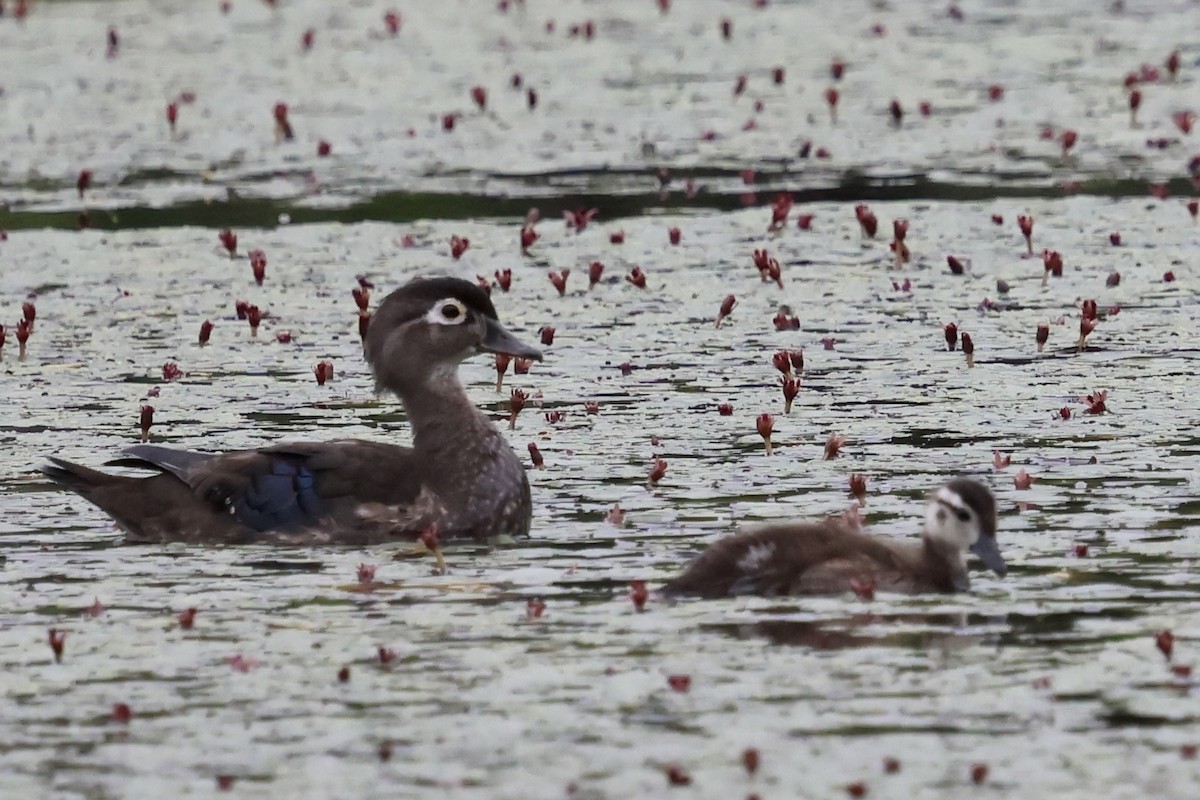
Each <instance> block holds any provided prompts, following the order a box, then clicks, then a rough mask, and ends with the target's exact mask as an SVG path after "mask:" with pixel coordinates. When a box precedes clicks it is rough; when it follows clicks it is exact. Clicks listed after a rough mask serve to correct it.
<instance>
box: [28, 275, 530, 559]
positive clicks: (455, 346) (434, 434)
mask: <svg viewBox="0 0 1200 800" xmlns="http://www.w3.org/2000/svg"><path fill="white" fill-rule="evenodd" d="M364 352H365V355H366V359H367V362H368V364H369V365H370V367H371V370H372V371H373V372H374V375H375V381H376V389H377V390H378V391H384V390H387V391H390V392H393V393H394V394H395V395H396V396H397V397H398V398H399V399H400V402H401V404H402V405H403V406H404V410H405V412H406V415H407V418H408V422H409V424H410V425H411V426H412V432H413V434H412V435H413V443H412V446H411V447H403V446H399V445H395V444H388V443H384V442H377V441H367V440H363V439H343V440H337V441H328V442H289V443H283V444H277V445H272V446H270V447H264V448H261V449H258V450H242V451H236V452H229V453H201V452H193V451H186V450H179V449H175V448H171V447H163V446H159V445H138V446H135V447H130V448H128V449H127V450H125V451H124V454H123V457H122V458H119V459H116V460H114V461H110V462H108V463H109V464H110V465H114V466H124V467H139V468H144V469H151V470H154V471H155V472H156V474H154V475H151V476H149V477H130V476H119V475H112V474H109V473H104V472H100V471H97V470H94V469H90V468H88V467H85V466H82V465H79V464H74V463H71V462H69V461H65V460H63V459H61V458H51V459H50V461H51V462H52V463H51V464H50V465H47V466H46V467H44V468H43V469H42V472H43V473H44V474H45V475H47V476H48V477H49V478H50V479H51V480H53V481H54V482H56V483H58V484H59V485H61V486H64V487H66V488H67V489H70V490H72V491H75V492H77V493H79V494H80V495H82V496H83V497H84V498H85V499H87V500H88V501H90V502H91V503H93V504H95V505H96V506H99V507H100V509H101V510H103V511H104V512H105V513H107V514H108V515H109V516H111V517H112V518H113V519H114V520H115V522H116V524H117V525H118V526H119V527H120V528H122V529H123V530H124V531H125V532H126V540H127V541H129V542H156V543H157V542H172V541H182V542H191V543H197V544H241V543H254V544H281V545H302V544H356V545H362V544H371V543H375V542H380V541H389V540H392V539H401V540H403V539H413V538H416V537H417V536H418V535H419V534H420V533H421V532H422V531H424V530H428V529H430V528H436V529H437V531H438V535H439V537H440V539H441V540H447V539H475V540H487V539H491V538H493V537H497V536H506V537H522V536H526V535H528V533H529V526H530V517H531V510H532V503H531V499H530V492H529V481H528V479H527V477H526V475H525V470H524V468H523V466H522V465H521V462H520V461H519V460H518V459H517V456H516V454H515V453H514V452H513V451H512V448H511V447H509V445H508V442H507V441H506V440H505V439H504V437H503V435H502V434H501V433H500V432H499V431H498V430H497V429H496V428H495V426H494V425H492V423H491V421H490V420H488V418H487V417H486V416H484V414H483V413H482V412H480V411H479V409H477V408H476V407H475V406H474V405H473V404H472V403H471V400H470V398H468V397H467V394H466V392H465V391H464V390H463V387H462V384H461V383H460V382H459V379H458V365H459V363H460V362H462V361H463V360H464V359H466V358H468V357H470V356H472V355H474V354H476V353H480V352H491V353H504V354H507V355H510V356H515V357H518V358H529V359H536V360H539V361H540V360H541V358H542V354H541V353H540V352H539V351H538V350H536V349H535V348H533V347H530V346H529V345H526V344H524V343H522V342H521V341H520V340H518V339H517V338H516V337H515V336H513V335H512V334H511V333H509V332H508V331H507V330H505V328H504V327H503V326H502V325H501V324H500V322H499V320H498V318H497V315H496V309H495V307H494V306H493V305H492V301H491V299H490V298H489V297H488V295H487V293H486V292H484V291H483V290H482V289H481V288H480V287H479V286H477V285H475V284H473V283H471V282H469V281H465V280H460V279H457V278H421V279H417V280H414V281H411V282H410V283H408V284H406V285H404V286H402V287H400V288H399V289H396V290H395V291H393V292H392V293H391V294H390V295H388V296H387V297H386V298H385V299H384V301H383V302H382V303H381V304H380V305H379V308H378V309H377V311H376V313H375V316H374V318H373V319H372V321H371V326H370V328H369V329H368V331H367V336H366V339H365V341H364Z"/></svg>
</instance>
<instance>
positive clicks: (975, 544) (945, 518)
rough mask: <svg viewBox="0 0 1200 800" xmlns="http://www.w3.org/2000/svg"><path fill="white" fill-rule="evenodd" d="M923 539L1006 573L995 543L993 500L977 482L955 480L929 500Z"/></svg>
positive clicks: (1006, 568) (1002, 558)
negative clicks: (971, 554) (970, 553)
mask: <svg viewBox="0 0 1200 800" xmlns="http://www.w3.org/2000/svg"><path fill="white" fill-rule="evenodd" d="M925 536H926V537H928V538H929V539H932V540H933V541H936V542H938V543H940V544H944V545H946V546H948V547H950V548H951V549H953V550H955V551H956V552H959V553H964V552H966V551H968V550H969V551H971V552H972V553H974V554H975V555H976V556H978V558H979V559H980V560H981V561H982V562H983V565H984V566H985V567H987V568H988V569H990V570H991V571H992V572H994V573H996V574H997V575H999V576H1001V577H1003V576H1004V574H1005V573H1006V572H1008V567H1007V565H1006V564H1005V563H1004V557H1003V556H1002V555H1000V548H999V547H998V546H997V544H996V499H995V498H994V497H992V493H991V491H990V490H989V489H988V488H987V487H986V486H984V485H983V484H981V483H978V482H977V481H973V480H970V479H968V478H955V479H954V480H952V481H950V482H949V483H947V484H946V485H945V486H943V487H941V488H940V489H938V490H937V491H936V492H934V493H933V495H931V496H930V498H929V505H928V507H927V508H926V509H925Z"/></svg>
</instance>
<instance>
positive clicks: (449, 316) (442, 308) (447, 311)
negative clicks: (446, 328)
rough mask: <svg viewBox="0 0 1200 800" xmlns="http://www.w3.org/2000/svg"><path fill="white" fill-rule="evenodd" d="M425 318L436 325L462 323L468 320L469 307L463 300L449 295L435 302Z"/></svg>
mask: <svg viewBox="0 0 1200 800" xmlns="http://www.w3.org/2000/svg"><path fill="white" fill-rule="evenodd" d="M425 319H426V320H428V321H429V322H432V323H434V324H435V325H462V324H463V323H464V322H466V321H467V307H466V306H465V305H463V303H462V301H461V300H458V299H457V298H454V297H447V298H446V299H445V300H438V301H437V302H436V303H434V304H433V307H432V308H430V309H429V312H428V313H426V314H425Z"/></svg>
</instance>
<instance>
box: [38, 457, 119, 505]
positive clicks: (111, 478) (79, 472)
mask: <svg viewBox="0 0 1200 800" xmlns="http://www.w3.org/2000/svg"><path fill="white" fill-rule="evenodd" d="M49 458H50V462H51V463H49V464H47V465H46V466H44V467H42V474H43V475H45V476H46V477H47V478H49V479H50V480H52V481H54V482H55V483H57V484H58V485H59V486H61V487H63V488H64V489H70V490H71V491H73V492H75V493H76V494H81V495H83V496H84V497H88V498H90V496H91V494H92V492H94V491H95V490H96V489H99V488H100V487H102V486H107V485H110V484H113V483H116V482H117V481H120V480H121V477H120V476H119V475H109V474H108V473H106V472H101V471H99V470H95V469H92V468H91V467H85V466H83V465H82V464H76V463H74V462H73V461H67V460H65V459H62V458H55V457H54V456H50V457H49Z"/></svg>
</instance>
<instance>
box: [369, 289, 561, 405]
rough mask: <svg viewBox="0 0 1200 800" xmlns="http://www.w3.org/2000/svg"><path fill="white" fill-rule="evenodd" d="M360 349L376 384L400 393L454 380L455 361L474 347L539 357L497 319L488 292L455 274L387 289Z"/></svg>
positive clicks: (508, 353) (463, 356) (527, 356)
mask: <svg viewBox="0 0 1200 800" xmlns="http://www.w3.org/2000/svg"><path fill="white" fill-rule="evenodd" d="M363 349H364V352H365V354H366V357H367V362H368V363H369V364H370V365H371V369H372V371H373V372H374V373H375V382H376V385H377V386H378V388H379V389H381V390H382V389H388V390H391V391H393V392H395V393H396V394H397V395H400V396H401V397H403V396H404V395H406V394H408V393H410V392H411V391H412V390H414V389H415V388H418V387H430V388H434V389H436V388H437V384H439V383H441V382H445V381H449V382H450V383H452V384H453V385H454V386H457V385H458V380H457V377H456V373H457V370H458V365H459V363H460V362H462V361H463V360H464V359H466V358H469V357H470V356H473V355H475V354H477V353H482V352H489V353H504V354H506V355H510V356H514V357H516V358H531V359H534V360H537V361H541V360H542V354H541V351H539V350H538V349H536V348H534V347H531V346H529V345H527V344H525V343H524V342H522V341H521V340H519V339H518V338H517V337H515V336H513V335H512V334H511V333H509V332H508V331H507V330H505V328H504V326H503V325H501V324H500V321H499V320H498V319H497V316H496V308H495V306H493V305H492V301H491V298H489V297H488V295H487V293H486V292H484V291H483V290H482V289H481V288H479V287H478V286H477V285H475V284H473V283H471V282H470V281H465V280H461V279H459V278H417V279H416V280H413V281H410V282H409V283H407V284H405V285H404V286H401V287H400V288H399V289H396V290H395V291H394V292H392V293H391V294H389V295H388V296H387V297H386V298H384V300H383V302H382V303H380V304H379V308H378V309H377V310H376V311H375V315H374V316H373V317H372V318H371V325H370V327H369V328H368V329H367V337H366V340H365V341H364V342H363Z"/></svg>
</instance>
